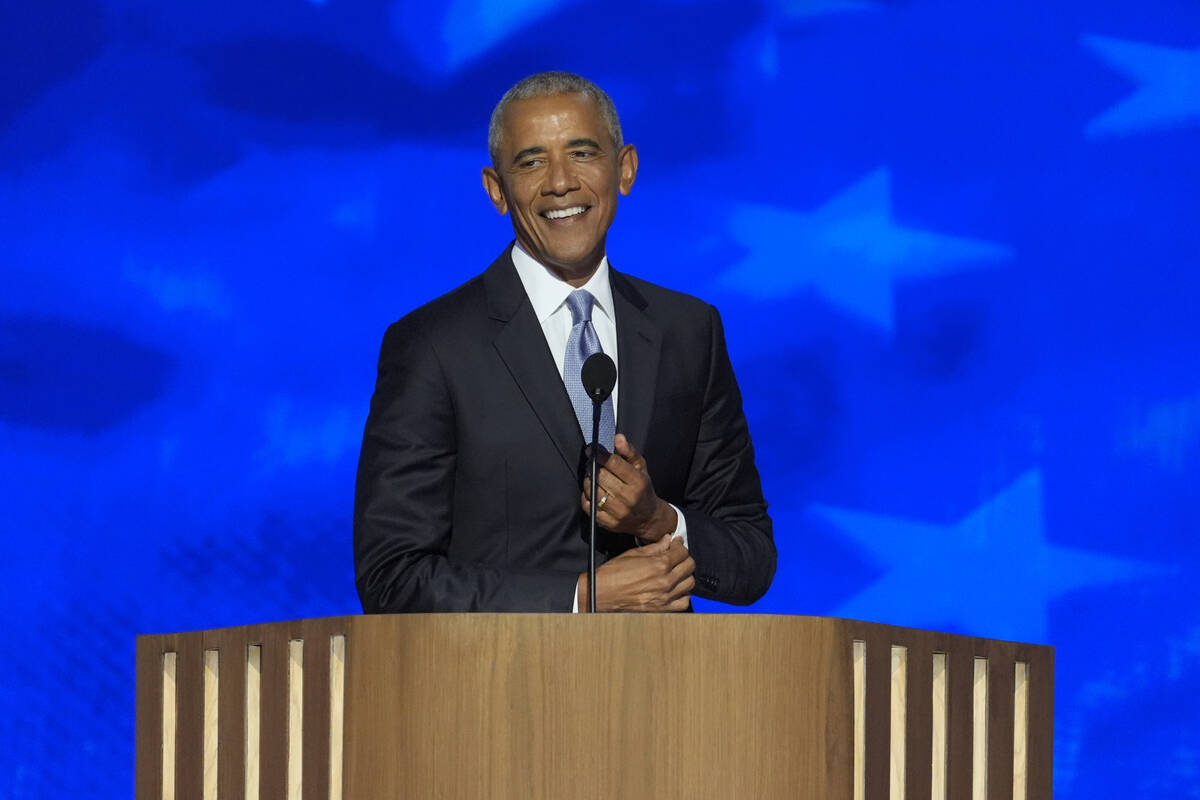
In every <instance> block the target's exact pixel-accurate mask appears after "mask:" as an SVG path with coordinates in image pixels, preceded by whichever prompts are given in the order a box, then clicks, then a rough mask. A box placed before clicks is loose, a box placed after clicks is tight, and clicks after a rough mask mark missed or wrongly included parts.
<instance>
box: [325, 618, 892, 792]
mask: <svg viewBox="0 0 1200 800" xmlns="http://www.w3.org/2000/svg"><path fill="white" fill-rule="evenodd" d="M794 621H795V620H789V619H788V618H784V617H755V618H748V617H732V616H731V617H727V618H720V617H702V616H699V615H652V616H646V617H641V618H633V617H632V616H615V615H595V616H586V617H570V616H566V615H472V616H471V617H469V618H464V617H450V616H446V617H421V616H419V615H416V616H408V617H390V618H381V619H379V620H371V622H373V623H376V624H372V625H369V626H363V625H358V626H355V627H356V628H357V630H355V631H352V633H351V638H350V645H351V647H353V648H354V654H353V656H352V657H351V658H350V659H349V664H348V669H349V674H348V676H347V685H348V692H349V698H348V702H349V706H350V707H348V709H347V718H348V719H349V718H350V717H351V716H353V718H354V722H353V723H352V725H350V726H348V727H353V728H354V734H353V737H354V738H352V739H351V738H350V734H348V741H347V753H346V755H347V764H346V769H347V774H346V794H347V796H348V797H384V796H395V795H396V794H397V793H398V792H401V791H406V792H408V793H409V794H410V796H415V797H455V798H457V797H463V798H466V797H482V796H487V797H493V798H509V797H511V798H530V799H531V800H538V799H539V798H558V797H565V796H571V797H581V798H593V797H594V798H610V797H655V798H676V797H678V798H683V797H691V796H694V795H696V794H697V793H703V794H705V795H707V796H713V797H734V796H746V797H761V798H775V797H779V798H784V797H787V798H807V797H812V798H823V799H824V798H837V797H844V796H845V794H844V793H842V794H839V793H838V792H837V790H836V789H833V788H831V787H830V784H831V781H830V777H829V775H828V774H827V772H826V769H827V764H826V754H825V742H826V735H827V732H826V728H825V722H826V718H827V712H828V704H829V692H828V685H827V684H825V683H823V681H822V680H821V679H820V678H819V677H816V676H820V675H828V674H829V673H830V671H831V668H832V666H833V661H834V660H835V655H834V646H833V645H834V642H833V633H834V629H833V628H832V627H831V626H829V625H821V624H817V623H813V624H808V625H795V624H789V622H794ZM378 623H383V624H378ZM398 644H399V645H400V646H397V645H398ZM368 670H369V671H368ZM885 679H886V673H885ZM590 720H594V723H591V722H589V721H590ZM806 745H807V746H806ZM781 756H782V757H781ZM847 766H848V765H847ZM838 783H839V784H840V785H842V786H848V782H847V781H845V780H841V781H839V782H838Z"/></svg>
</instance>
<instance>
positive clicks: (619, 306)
mask: <svg viewBox="0 0 1200 800" xmlns="http://www.w3.org/2000/svg"><path fill="white" fill-rule="evenodd" d="M609 282H610V283H611V284H612V291H613V306H614V314H615V316H616V320H617V355H618V359H619V361H620V389H619V391H620V393H621V396H620V398H619V400H620V402H619V403H618V406H619V408H618V410H617V432H618V433H623V434H625V436H626V438H628V439H629V442H630V444H632V445H633V446H634V447H636V448H637V449H638V450H639V451H641V452H645V447H646V441H647V436H648V435H649V433H650V415H651V413H652V412H653V410H654V392H655V389H656V385H657V381H658V358H659V352H660V350H661V346H662V334H661V333H660V332H659V329H658V326H657V325H655V324H654V321H653V320H651V319H650V317H648V316H647V315H646V312H645V309H646V305H647V304H646V299H645V298H644V297H642V295H641V293H640V292H639V291H638V290H637V288H636V287H634V285H633V282H632V281H630V280H629V279H628V278H626V277H625V276H624V275H622V274H621V273H619V272H617V271H616V270H615V269H612V267H611V266H610V267H609Z"/></svg>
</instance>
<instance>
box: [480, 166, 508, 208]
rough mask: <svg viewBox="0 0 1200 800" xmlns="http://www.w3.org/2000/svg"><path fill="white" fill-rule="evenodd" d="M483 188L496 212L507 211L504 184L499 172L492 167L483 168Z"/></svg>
mask: <svg viewBox="0 0 1200 800" xmlns="http://www.w3.org/2000/svg"><path fill="white" fill-rule="evenodd" d="M483 190H484V191H485V192H487V195H488V199H489V200H491V201H492V205H493V206H495V207H496V211H497V213H499V214H502V215H503V214H507V213H508V200H507V199H506V198H505V197H504V184H503V182H502V181H501V180H500V173H499V172H497V171H496V170H495V169H494V168H493V167H484V168H483Z"/></svg>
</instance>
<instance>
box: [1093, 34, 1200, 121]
mask: <svg viewBox="0 0 1200 800" xmlns="http://www.w3.org/2000/svg"><path fill="white" fill-rule="evenodd" d="M1083 43H1084V45H1085V46H1087V47H1088V48H1089V49H1090V50H1091V51H1092V52H1094V53H1096V55H1098V56H1099V57H1100V58H1101V59H1103V60H1104V61H1105V62H1106V63H1107V64H1108V65H1109V66H1111V67H1112V68H1113V69H1115V70H1117V71H1118V72H1120V73H1122V74H1123V75H1125V76H1126V77H1128V78H1130V79H1131V80H1133V81H1134V82H1136V83H1137V84H1138V89H1137V91H1136V92H1134V93H1133V94H1131V95H1129V96H1128V97H1126V98H1125V99H1123V100H1121V101H1120V102H1119V103H1117V104H1116V105H1115V106H1113V107H1112V108H1110V109H1108V110H1107V111H1105V112H1104V113H1103V114H1101V115H1099V116H1098V117H1095V118H1094V119H1092V121H1091V122H1089V123H1088V126H1087V135H1088V136H1089V137H1092V138H1095V137H1099V136H1104V135H1112V134H1116V135H1120V134H1128V133H1134V132H1137V131H1142V130H1151V129H1156V128H1171V127H1176V126H1178V125H1180V124H1186V123H1189V122H1190V123H1196V122H1200V48H1197V49H1195V50H1181V49H1178V48H1174V47H1164V46H1162V45H1155V44H1146V43H1144V42H1133V41H1128V40H1125V39H1112V38H1109V37H1107V36H1093V35H1085V36H1084V37H1083Z"/></svg>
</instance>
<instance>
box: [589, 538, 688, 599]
mask: <svg viewBox="0 0 1200 800" xmlns="http://www.w3.org/2000/svg"><path fill="white" fill-rule="evenodd" d="M695 571H696V562H695V561H693V560H692V557H691V555H690V554H689V553H688V551H687V548H686V547H684V546H683V542H681V541H680V540H678V539H673V538H671V537H670V536H664V537H663V538H661V539H659V540H658V541H656V542H653V543H652V544H648V545H646V546H645V547H635V548H633V549H632V550H626V551H625V552H624V553H621V554H620V555H619V556H617V557H616V558H613V559H610V560H608V561H606V562H604V563H603V564H601V565H600V566H599V567H597V568H596V610H597V611H686V610H687V609H688V605H689V604H690V603H691V592H692V588H693V587H694V586H695V585H696V580H695V579H694V578H693V577H692V573H693V572H695ZM576 591H577V592H578V598H579V610H580V611H586V610H587V607H588V575H587V573H586V572H585V573H583V574H581V575H580V576H579V584H578V589H577V590H576Z"/></svg>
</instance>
